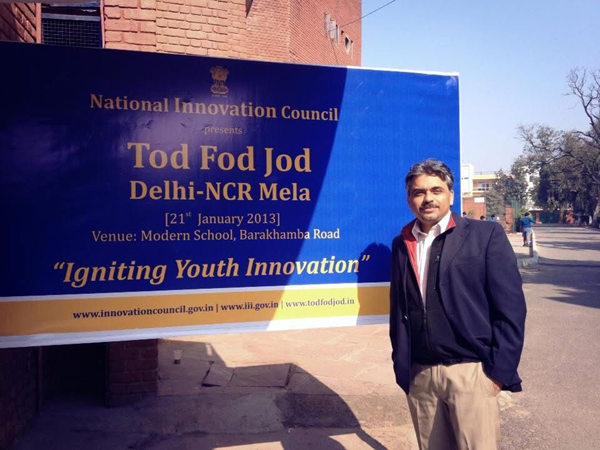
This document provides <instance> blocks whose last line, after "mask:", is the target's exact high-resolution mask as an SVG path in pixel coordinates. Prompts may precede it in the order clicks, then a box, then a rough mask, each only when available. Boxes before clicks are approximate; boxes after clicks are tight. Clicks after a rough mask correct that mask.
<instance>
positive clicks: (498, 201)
mask: <svg viewBox="0 0 600 450" xmlns="http://www.w3.org/2000/svg"><path fill="white" fill-rule="evenodd" d="M484 197H485V209H486V212H487V214H488V215H490V216H491V215H492V214H495V215H496V216H498V217H502V215H503V214H504V196H503V195H502V192H500V191H497V190H496V189H492V190H490V191H488V192H486V193H485V195H484Z"/></svg>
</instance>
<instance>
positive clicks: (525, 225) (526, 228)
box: [521, 212, 535, 247]
mask: <svg viewBox="0 0 600 450" xmlns="http://www.w3.org/2000/svg"><path fill="white" fill-rule="evenodd" d="M532 223H535V220H533V219H532V218H531V217H530V215H529V213H528V212H526V213H525V216H524V217H521V231H522V233H523V247H531V233H533V230H532V229H531V224H532Z"/></svg>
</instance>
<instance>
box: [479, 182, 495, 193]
mask: <svg viewBox="0 0 600 450" xmlns="http://www.w3.org/2000/svg"><path fill="white" fill-rule="evenodd" d="M479 190H480V191H491V190H492V186H491V184H490V183H487V182H483V183H479Z"/></svg>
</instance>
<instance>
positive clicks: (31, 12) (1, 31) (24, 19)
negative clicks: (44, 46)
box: [0, 3, 38, 42]
mask: <svg viewBox="0 0 600 450" xmlns="http://www.w3.org/2000/svg"><path fill="white" fill-rule="evenodd" d="M37 11H38V8H37V7H36V5H35V4H32V3H19V4H15V3H0V40H2V41H20V42H37V41H38V38H37V36H38V33H37V23H38V22H37V18H38V13H37Z"/></svg>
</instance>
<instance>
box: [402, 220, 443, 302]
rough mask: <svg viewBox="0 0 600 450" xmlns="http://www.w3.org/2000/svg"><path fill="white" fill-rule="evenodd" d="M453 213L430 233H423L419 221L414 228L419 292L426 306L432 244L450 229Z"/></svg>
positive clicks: (437, 224)
mask: <svg viewBox="0 0 600 450" xmlns="http://www.w3.org/2000/svg"><path fill="white" fill-rule="evenodd" d="M451 214H452V212H451V211H448V213H447V214H446V215H445V216H444V217H442V220H440V221H439V222H438V223H436V224H435V225H434V226H433V227H431V230H429V233H423V232H422V231H421V228H420V227H419V221H418V220H416V221H415V224H414V225H413V228H412V234H413V236H414V237H415V239H416V240H417V268H418V270H419V273H418V278H419V290H420V291H421V297H422V298H423V305H424V306H426V303H425V302H426V299H427V276H428V272H429V256H430V255H431V244H433V241H434V239H435V238H436V237H438V236H439V235H440V234H442V233H443V232H444V231H446V229H447V228H448V224H449V223H450V216H451Z"/></svg>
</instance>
